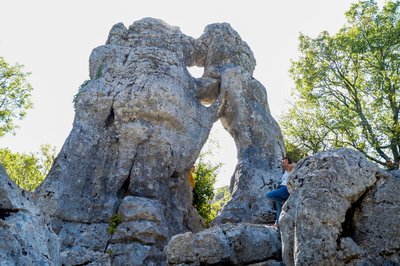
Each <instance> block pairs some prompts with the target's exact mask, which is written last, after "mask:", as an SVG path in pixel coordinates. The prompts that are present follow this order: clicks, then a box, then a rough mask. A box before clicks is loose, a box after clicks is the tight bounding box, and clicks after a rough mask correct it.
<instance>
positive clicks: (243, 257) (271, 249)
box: [165, 223, 281, 265]
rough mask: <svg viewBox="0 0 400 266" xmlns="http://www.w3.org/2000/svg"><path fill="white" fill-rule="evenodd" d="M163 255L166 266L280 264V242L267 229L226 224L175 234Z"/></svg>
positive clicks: (275, 232)
mask: <svg viewBox="0 0 400 266" xmlns="http://www.w3.org/2000/svg"><path fill="white" fill-rule="evenodd" d="M165 252H166V254H167V258H168V264H169V265H221V264H224V265H249V264H253V263H260V262H263V263H267V264H260V265H274V264H275V265H279V262H278V261H277V260H280V259H281V242H280V237H279V233H278V231H277V230H276V229H273V228H272V227H270V226H265V225H256V224H246V223H240V224H235V225H234V224H230V223H227V224H223V225H219V226H214V227H212V228H210V229H207V230H204V231H201V232H199V233H197V234H193V233H191V232H187V233H185V234H180V235H176V236H174V237H172V239H171V241H170V242H169V244H168V246H166V247H165Z"/></svg>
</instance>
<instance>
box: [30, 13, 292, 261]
mask: <svg viewBox="0 0 400 266" xmlns="http://www.w3.org/2000/svg"><path fill="white" fill-rule="evenodd" d="M193 65H197V66H199V67H204V75H203V77H201V78H199V79H195V78H193V77H192V76H191V75H190V74H189V72H188V70H187V67H189V66H193ZM254 68H255V59H254V56H253V53H252V52H251V50H250V48H249V47H248V45H247V44H246V43H245V42H244V41H243V40H242V39H241V38H240V36H239V34H238V33H237V32H236V31H234V30H233V29H232V28H231V27H230V25H229V24H227V23H220V24H212V25H209V26H207V28H206V29H205V31H204V34H203V35H202V36H201V37H200V38H198V39H197V40H195V39H194V38H192V37H189V36H186V35H185V34H183V33H182V32H181V31H180V30H179V28H178V27H174V26H170V25H168V24H166V23H165V22H163V21H160V20H157V19H152V18H145V19H142V20H139V21H136V22H134V23H133V24H132V25H131V26H129V27H128V28H127V27H125V26H124V25H123V24H122V23H119V24H116V25H115V26H114V27H113V28H112V29H111V31H110V34H109V37H108V39H107V42H106V44H105V45H103V46H100V47H97V48H95V49H94V50H93V52H92V54H91V56H90V60H89V72H90V80H89V81H86V82H84V83H83V84H82V86H81V87H80V89H79V92H78V94H77V95H76V98H75V108H76V115H75V120H74V124H73V129H72V131H71V133H70V135H69V136H68V138H67V140H66V142H65V144H64V146H63V148H62V150H61V152H60V154H59V155H58V156H57V158H56V160H55V163H54V166H53V167H52V169H51V171H50V173H49V175H48V177H47V178H46V180H45V181H44V183H43V184H42V185H41V186H40V187H39V188H38V189H37V191H36V196H37V198H38V201H39V203H40V204H41V207H42V208H43V209H45V210H46V211H48V213H49V215H50V216H51V218H52V224H53V226H54V227H55V228H56V232H57V233H58V234H59V235H60V236H61V237H62V239H63V240H62V246H61V249H62V251H67V250H73V249H74V248H78V247H83V248H86V249H88V250H91V251H94V252H97V251H99V252H101V251H104V250H106V249H108V248H109V247H110V245H112V246H114V247H121V248H122V249H123V250H125V251H126V252H127V253H126V254H124V253H123V252H122V251H121V250H115V251H116V252H115V253H114V255H113V256H111V260H112V263H117V261H118V263H120V262H121V261H122V259H121V258H125V257H126V258H129V257H132V256H133V257H134V256H137V254H136V253H137V252H136V251H130V250H129V247H130V245H134V247H135V248H134V249H135V250H141V251H143V252H144V253H146V252H147V251H146V250H148V246H150V248H149V250H150V251H149V253H148V255H146V256H145V257H143V262H145V263H153V262H154V263H159V262H160V261H162V257H163V256H164V255H163V253H162V247H163V245H164V244H165V243H166V242H167V241H168V240H169V239H170V238H171V237H172V236H173V235H175V234H179V233H183V232H186V231H189V230H190V231H193V232H198V231H200V230H202V229H203V228H204V222H203V221H202V219H201V218H200V217H199V215H198V214H197V213H196V211H195V210H194V209H193V207H192V206H191V201H192V200H191V197H192V195H191V189H190V185H189V183H188V180H187V174H188V170H189V168H190V167H191V165H192V164H193V163H194V162H195V160H196V158H197V157H198V155H199V153H200V151H201V148H202V146H203V145H204V143H205V142H206V140H207V138H208V135H209V132H210V130H211V127H212V125H213V123H214V122H215V121H216V120H218V119H219V118H221V120H222V123H223V125H224V126H225V128H226V129H227V130H228V132H229V133H230V134H231V135H232V136H233V138H234V139H235V141H236V145H237V147H238V150H239V153H238V158H239V164H238V167H237V169H236V172H235V178H234V179H233V181H232V190H233V199H232V201H231V203H230V204H228V205H226V207H225V208H224V210H223V211H222V213H221V215H220V217H219V218H218V219H217V221H216V223H224V222H227V221H254V222H265V221H267V220H273V211H272V205H271V204H270V203H268V202H267V201H266V199H265V196H264V194H265V192H266V191H269V190H270V189H271V188H272V185H271V184H272V183H273V181H274V180H276V179H278V178H279V175H280V173H279V172H280V169H279V162H280V158H281V157H282V154H283V153H284V147H283V141H282V136H281V133H280V130H279V126H278V125H277V123H276V122H275V120H274V119H273V118H272V116H271V114H270V111H269V107H268V103H267V94H266V91H265V88H264V87H263V86H262V85H261V84H260V83H259V82H258V81H256V80H255V79H254V78H253V77H252V73H253V71H254ZM116 214H119V215H120V216H121V220H122V223H121V224H119V225H116V228H115V229H116V230H115V233H114V235H112V236H110V235H108V234H107V233H106V230H107V224H108V223H109V221H110V219H111V218H112V217H114V216H115V215H116ZM82 231H83V232H84V233H82ZM96 232H99V234H96ZM80 233H81V234H82V235H83V236H80V235H79V234H80ZM119 244H120V245H119ZM141 245H142V246H143V247H140V246H141ZM157 250H158V251H157ZM135 254H136V255H135ZM146 254H147V253H146ZM87 256H89V257H90V256H92V254H91V253H90V254H88V255H87ZM138 258H141V256H139V257H138ZM140 261H141V259H138V262H137V263H138V264H140V263H141V262H140Z"/></svg>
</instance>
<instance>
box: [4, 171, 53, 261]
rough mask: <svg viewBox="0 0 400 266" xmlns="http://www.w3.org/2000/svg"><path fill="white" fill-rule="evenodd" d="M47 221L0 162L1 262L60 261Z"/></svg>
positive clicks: (27, 193)
mask: <svg viewBox="0 0 400 266" xmlns="http://www.w3.org/2000/svg"><path fill="white" fill-rule="evenodd" d="M49 223H50V221H49V219H48V217H47V216H46V215H44V214H43V213H42V212H41V211H40V210H39V208H37V206H35V205H34V204H33V202H32V198H31V196H30V195H29V192H27V191H24V190H22V189H20V188H19V187H18V186H17V185H16V184H15V183H14V182H13V181H11V180H10V178H9V177H8V176H7V174H6V173H5V171H4V169H3V167H2V166H0V264H1V265H59V263H60V253H59V247H60V244H59V238H58V237H57V235H56V234H55V233H54V232H53V231H52V230H51V227H50V225H49Z"/></svg>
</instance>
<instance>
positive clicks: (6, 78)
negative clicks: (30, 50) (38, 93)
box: [0, 57, 32, 137]
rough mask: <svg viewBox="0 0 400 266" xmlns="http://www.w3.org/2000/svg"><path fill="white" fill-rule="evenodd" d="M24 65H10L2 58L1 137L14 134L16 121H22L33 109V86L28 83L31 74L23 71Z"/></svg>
mask: <svg viewBox="0 0 400 266" xmlns="http://www.w3.org/2000/svg"><path fill="white" fill-rule="evenodd" d="M22 68H23V65H19V64H16V65H10V64H8V63H7V62H6V61H5V60H4V58H3V57H0V137H1V136H4V135H5V134H6V133H8V132H11V133H13V132H14V130H15V128H16V127H17V126H16V125H15V119H22V118H24V117H25V115H26V111H27V110H28V109H30V108H32V102H31V99H30V98H31V91H32V86H31V84H30V83H29V82H28V81H27V79H26V78H27V76H28V75H29V74H30V73H24V72H23V71H22Z"/></svg>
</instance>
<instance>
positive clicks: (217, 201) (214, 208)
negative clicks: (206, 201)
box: [210, 186, 232, 219]
mask: <svg viewBox="0 0 400 266" xmlns="http://www.w3.org/2000/svg"><path fill="white" fill-rule="evenodd" d="M231 199H232V195H231V193H230V192H229V186H224V187H220V188H217V189H216V190H215V195H214V199H213V200H212V202H211V204H210V206H211V213H212V214H213V219H214V217H215V216H217V215H218V213H219V212H220V211H221V209H222V207H224V206H225V204H227V203H228V201H230V200H231Z"/></svg>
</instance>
